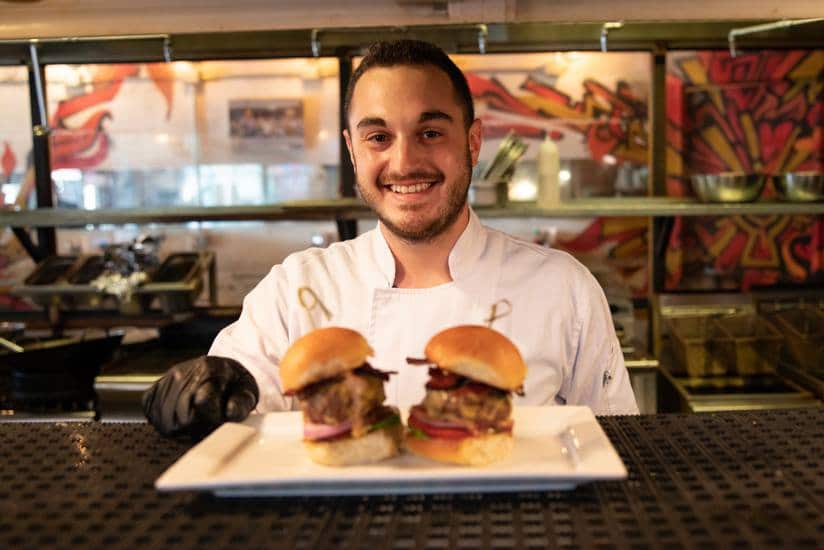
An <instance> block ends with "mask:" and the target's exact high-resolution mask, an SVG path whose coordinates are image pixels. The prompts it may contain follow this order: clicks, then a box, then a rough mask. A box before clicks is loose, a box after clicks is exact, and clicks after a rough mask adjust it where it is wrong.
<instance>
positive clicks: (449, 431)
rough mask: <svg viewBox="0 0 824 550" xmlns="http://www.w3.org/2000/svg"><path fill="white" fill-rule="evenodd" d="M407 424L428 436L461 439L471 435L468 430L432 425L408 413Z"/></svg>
mask: <svg viewBox="0 0 824 550" xmlns="http://www.w3.org/2000/svg"><path fill="white" fill-rule="evenodd" d="M407 424H409V425H410V426H411V427H413V428H417V429H418V430H420V431H422V432H423V433H425V434H426V435H428V436H429V437H438V438H442V439H463V438H464V437H469V436H470V435H472V434H470V433H469V431H468V430H465V429H463V428H442V427H440V426H433V425H432V424H429V423H427V422H425V421H423V420H421V419H420V418H418V416H417V415H409V420H408V421H407Z"/></svg>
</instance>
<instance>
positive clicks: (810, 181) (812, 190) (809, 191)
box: [773, 172, 824, 202]
mask: <svg viewBox="0 0 824 550" xmlns="http://www.w3.org/2000/svg"><path fill="white" fill-rule="evenodd" d="M773 181H775V187H776V189H778V192H779V193H781V196H782V197H784V198H785V199H787V200H788V201H793V202H812V201H820V200H824V174H822V173H821V172H787V173H785V174H777V175H776V176H775V178H774V180H773Z"/></svg>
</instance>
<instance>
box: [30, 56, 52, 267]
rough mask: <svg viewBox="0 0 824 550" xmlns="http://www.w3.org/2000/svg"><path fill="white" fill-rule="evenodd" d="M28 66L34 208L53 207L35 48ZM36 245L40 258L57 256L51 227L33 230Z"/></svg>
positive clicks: (43, 101)
mask: <svg viewBox="0 0 824 550" xmlns="http://www.w3.org/2000/svg"><path fill="white" fill-rule="evenodd" d="M29 53H30V54H31V64H30V65H29V96H30V100H31V122H32V160H33V162H34V181H35V191H36V198H37V208H51V207H52V206H54V198H53V195H52V179H51V156H50V152H49V132H50V129H49V121H48V114H47V110H46V90H45V86H44V85H43V82H44V81H45V78H46V71H45V68H44V67H42V66H41V65H40V61H39V58H38V56H37V45H36V44H34V43H32V44H30V47H29ZM37 245H38V248H39V249H40V252H41V254H43V255H54V254H57V237H56V232H55V229H54V227H39V228H38V229H37Z"/></svg>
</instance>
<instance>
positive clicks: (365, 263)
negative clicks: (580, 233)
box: [144, 40, 638, 434]
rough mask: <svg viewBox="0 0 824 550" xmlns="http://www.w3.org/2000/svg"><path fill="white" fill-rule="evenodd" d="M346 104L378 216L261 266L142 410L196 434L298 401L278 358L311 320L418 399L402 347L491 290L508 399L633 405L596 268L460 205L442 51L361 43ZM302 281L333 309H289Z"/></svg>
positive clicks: (465, 167) (477, 304)
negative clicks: (518, 384)
mask: <svg viewBox="0 0 824 550" xmlns="http://www.w3.org/2000/svg"><path fill="white" fill-rule="evenodd" d="M344 108H345V110H346V120H347V127H346V129H345V130H344V137H345V139H346V144H347V146H348V149H349V154H350V157H351V159H352V164H353V166H354V169H355V175H356V179H357V185H358V189H359V191H360V194H361V196H362V197H363V199H364V200H365V201H366V202H367V203H368V204H369V206H370V207H371V208H372V209H373V210H374V211H375V213H376V214H377V216H378V219H379V223H378V225H377V227H376V228H375V229H373V230H371V231H368V232H366V233H364V234H362V235H361V236H359V237H358V238H356V239H353V240H351V241H346V242H341V243H335V244H334V245H332V246H330V247H328V248H326V249H317V248H313V249H308V250H305V251H302V252H298V253H296V254H293V255H291V256H289V257H288V258H286V260H284V262H283V263H282V264H280V265H276V266H274V267H273V268H272V270H271V271H270V272H269V274H268V275H267V276H266V277H265V278H264V279H263V280H262V281H261V282H260V283H259V284H258V286H256V287H255V288H254V289H253V290H252V291H251V292H250V293H249V294H248V295H247V296H246V298H245V299H244V302H243V311H242V313H241V316H240V318H239V319H238V320H237V321H236V322H235V323H233V324H232V325H229V326H228V327H226V328H225V329H224V330H223V331H221V333H220V334H219V335H218V337H217V338H216V339H215V342H214V343H213V345H212V348H211V350H210V351H209V356H208V357H201V358H198V359H195V360H193V361H189V362H186V363H182V364H179V365H175V366H174V367H172V369H171V370H170V371H169V372H168V373H167V374H166V375H165V376H164V377H163V378H161V379H160V380H159V381H158V382H157V383H155V385H154V386H152V388H151V389H150V390H149V391H148V392H147V393H146V395H145V396H144V409H145V412H146V416H147V418H148V419H149V421H150V422H151V423H152V424H153V425H154V426H155V427H157V428H158V430H159V431H161V432H162V433H164V434H191V433H194V434H201V433H205V432H208V431H209V430H211V429H213V428H214V427H216V426H217V425H219V424H220V423H221V422H223V421H224V420H227V419H231V420H238V419H242V418H244V417H245V416H246V415H248V414H249V412H250V411H251V410H252V409H253V408H255V407H257V410H258V411H260V412H267V411H275V410H287V409H293V408H296V407H297V403H296V402H295V401H294V399H293V398H292V397H289V396H285V395H284V393H283V391H282V384H281V380H280V376H279V373H278V365H279V362H280V359H281V357H283V354H284V353H285V352H286V349H287V348H288V347H289V346H290V344H291V343H292V342H294V341H295V340H297V339H298V338H299V337H300V336H302V335H303V334H305V333H307V332H309V331H310V330H312V329H313V328H315V327H317V326H321V325H337V326H343V327H347V328H351V329H354V330H356V331H358V332H360V333H361V334H363V335H364V336H366V338H367V340H368V341H369V343H370V344H371V346H372V347H373V348H374V352H375V353H374V357H373V359H371V360H370V363H371V364H372V365H373V366H375V367H377V368H379V369H382V370H392V371H396V372H397V375H396V376H392V377H391V378H390V379H389V381H387V382H386V383H385V394H386V401H387V403H389V404H393V405H399V406H411V405H413V404H415V403H418V402H420V401H421V399H422V398H423V397H424V394H425V384H426V381H427V380H428V378H429V375H428V372H427V369H425V368H420V367H416V366H411V365H409V364H407V362H406V358H407V357H420V356H421V355H422V353H423V350H424V347H425V345H426V342H427V341H428V340H429V338H430V337H431V336H432V335H434V334H436V333H437V332H439V331H441V330H442V329H444V328H447V327H451V326H455V325H461V324H486V323H487V321H488V319H489V318H490V316H491V312H492V311H493V308H494V307H495V306H496V304H500V303H501V301H502V300H506V301H507V302H508V303H509V304H511V313H510V314H509V315H507V316H505V317H503V318H499V319H497V320H495V324H494V328H495V329H497V330H498V331H500V332H502V333H504V334H505V335H506V336H508V337H509V338H510V339H511V340H512V341H513V342H514V343H515V344H516V345H517V346H518V348H519V349H520V352H521V354H522V356H523V357H524V360H525V362H526V364H527V367H528V373H527V377H526V380H525V382H524V388H523V389H524V395H523V396H519V397H516V398H515V403H516V404H524V405H526V404H530V405H539V404H575V405H589V406H590V407H592V409H593V410H594V411H595V412H596V413H597V414H634V413H637V411H638V409H637V406H636V403H635V397H634V395H633V393H632V389H631V387H630V384H629V377H628V375H627V371H626V368H625V366H624V362H623V357H622V355H621V350H620V347H619V345H618V340H617V338H616V336H615V331H614V329H613V325H612V319H611V317H610V313H609V307H608V305H607V302H606V299H605V298H604V294H603V291H602V290H601V288H600V287H599V286H598V284H597V282H596V281H595V279H594V277H593V276H592V275H591V274H590V273H589V271H588V270H587V269H586V268H585V267H584V266H582V265H581V264H580V263H578V262H577V261H576V260H575V259H573V258H572V257H571V256H569V255H568V254H565V253H563V252H559V251H555V250H550V249H545V248H543V247H539V246H535V245H532V244H530V243H527V242H524V241H520V240H518V239H516V238H514V237H511V236H509V235H506V234H504V233H500V232H498V231H495V230H492V229H489V228H486V227H484V226H483V225H482V224H481V223H480V220H479V219H478V217H477V215H475V213H474V212H473V211H472V210H471V209H470V208H469V206H468V205H467V200H466V199H467V192H468V189H469V184H470V181H471V173H472V167H473V166H474V165H475V164H476V163H477V161H478V154H479V152H480V148H481V135H482V128H481V122H480V120H477V119H475V116H474V110H473V105H472V97H471V95H470V92H469V87H468V85H467V82H466V79H465V77H464V76H463V74H462V73H461V71H460V69H458V68H457V67H456V66H455V64H454V63H453V62H452V61H451V60H450V59H449V57H448V56H447V55H446V54H445V53H444V52H443V51H442V50H440V49H439V48H437V47H436V46H434V45H432V44H428V43H425V42H418V41H411V40H402V41H397V42H380V43H376V44H373V45H372V46H371V47H370V48H369V52H368V54H367V55H366V56H365V57H364V59H363V61H362V62H361V64H360V65H359V66H358V68H357V70H356V71H355V72H354V74H353V76H352V79H351V81H350V84H349V89H348V90H347V94H346V98H345V101H344ZM303 287H309V288H310V289H311V290H312V291H313V292H314V294H315V295H316V296H317V297H318V299H319V300H320V301H321V302H322V303H323V304H324V306H325V307H326V309H327V310H329V311H331V312H332V318H331V319H327V318H325V317H324V316H322V314H321V313H320V310H319V309H317V310H310V311H307V310H305V309H304V308H303V307H302V306H301V303H300V298H299V292H300V289H301V288H303Z"/></svg>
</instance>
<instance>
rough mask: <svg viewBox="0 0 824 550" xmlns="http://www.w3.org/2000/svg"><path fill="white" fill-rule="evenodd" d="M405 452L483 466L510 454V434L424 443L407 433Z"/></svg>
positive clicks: (444, 460) (439, 439) (450, 461)
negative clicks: (406, 450)
mask: <svg viewBox="0 0 824 550" xmlns="http://www.w3.org/2000/svg"><path fill="white" fill-rule="evenodd" d="M404 443H405V445H406V448H407V449H408V450H410V451H412V452H413V453H415V454H416V455H419V456H422V457H425V458H430V459H432V460H437V461H439V462H449V463H452V464H461V465H464V466H483V465H485V464H490V463H492V462H497V461H499V460H503V459H504V458H506V457H507V456H509V454H510V453H511V452H512V446H513V440H512V434H511V433H508V432H506V433H496V434H488V435H480V436H474V437H464V438H461V439H445V438H437V437H434V438H430V439H423V438H420V437H418V436H415V435H412V434H410V433H408V432H407V434H406V437H405V442H404Z"/></svg>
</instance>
